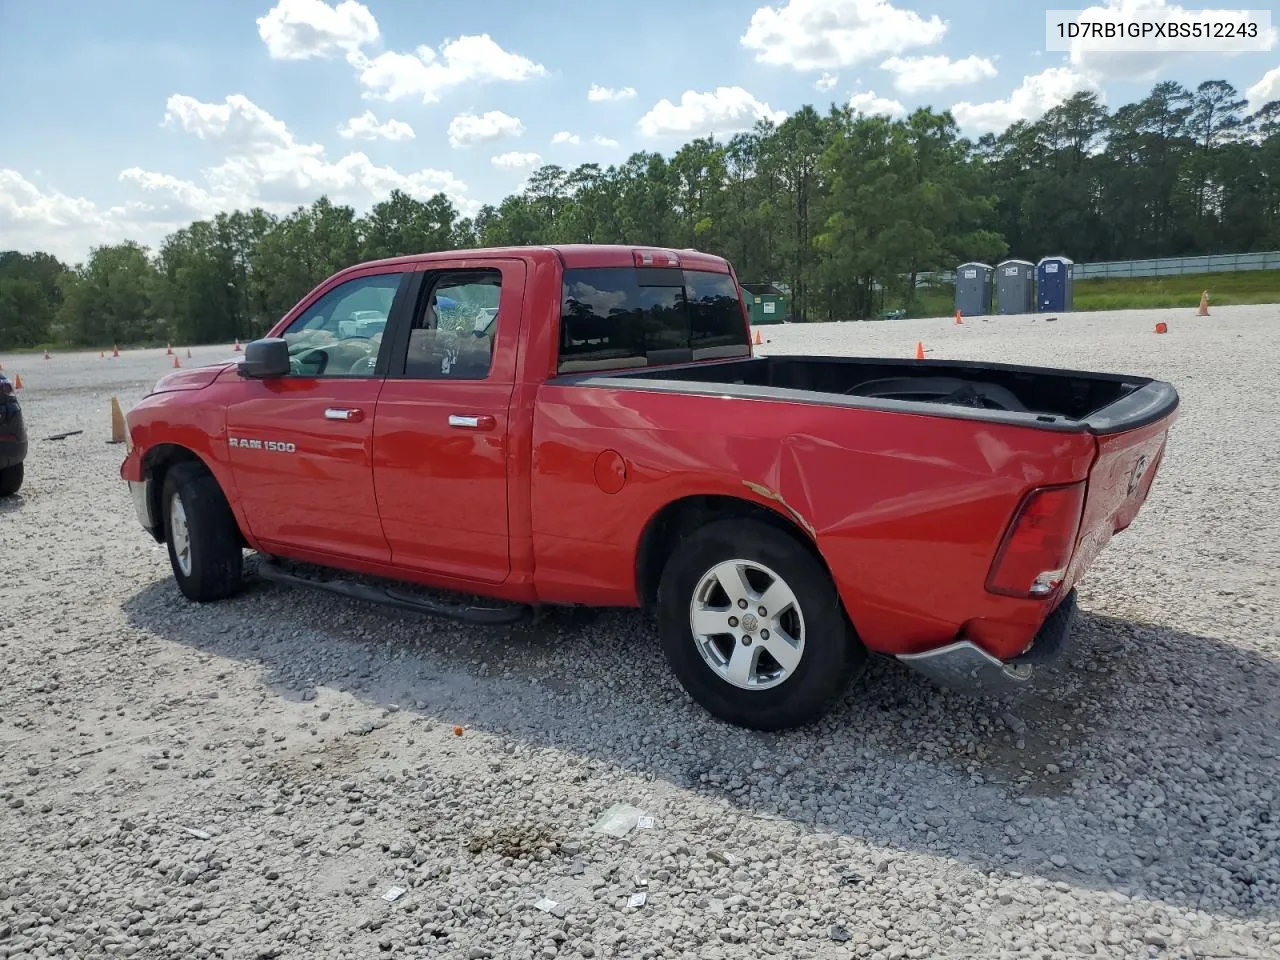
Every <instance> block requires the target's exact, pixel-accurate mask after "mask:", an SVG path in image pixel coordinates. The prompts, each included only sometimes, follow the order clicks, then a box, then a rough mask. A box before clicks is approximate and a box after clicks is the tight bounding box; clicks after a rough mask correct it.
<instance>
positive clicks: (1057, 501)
mask: <svg viewBox="0 0 1280 960" xmlns="http://www.w3.org/2000/svg"><path fill="white" fill-rule="evenodd" d="M1084 490H1085V484H1084V481H1083V480H1082V481H1081V482H1079V483H1073V484H1071V485H1070V486H1066V487H1041V488H1040V489H1038V490H1033V491H1032V492H1031V493H1030V494H1029V495H1028V496H1027V498H1026V499H1025V500H1023V501H1022V506H1021V507H1019V508H1018V512H1017V513H1016V514H1014V517H1013V522H1012V523H1011V524H1009V530H1008V532H1007V533H1006V534H1005V536H1004V541H1003V542H1002V543H1001V544H1000V549H999V550H997V551H996V558H995V561H994V562H993V563H992V564H991V571H990V573H988V574H987V589H988V590H990V591H991V592H992V593H1001V594H1004V595H1005V596H1008V597H1047V596H1049V595H1050V594H1052V593H1053V592H1054V591H1055V590H1057V589H1058V585H1059V584H1060V583H1062V578H1063V577H1065V576H1066V575H1067V565H1068V564H1069V563H1070V562H1071V554H1072V551H1073V550H1074V549H1075V543H1076V534H1078V533H1079V532H1080V515H1081V512H1082V511H1083V509H1084Z"/></svg>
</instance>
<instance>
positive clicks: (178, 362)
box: [173, 353, 182, 370]
mask: <svg viewBox="0 0 1280 960" xmlns="http://www.w3.org/2000/svg"><path fill="white" fill-rule="evenodd" d="M180 366H182V361H181V360H179V359H178V355H177V354H176V353H175V354H174V355H173V369H175V370H177V369H178V368H179V367H180Z"/></svg>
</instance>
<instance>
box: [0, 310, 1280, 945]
mask: <svg viewBox="0 0 1280 960" xmlns="http://www.w3.org/2000/svg"><path fill="white" fill-rule="evenodd" d="M1161 319H1163V320H1167V321H1168V323H1169V325H1170V332H1169V333H1168V334H1167V335H1165V336H1156V335H1154V334H1153V333H1152V327H1153V325H1154V323H1155V322H1156V321H1157V320H1161ZM765 332H766V335H767V336H768V337H769V338H770V340H771V342H770V343H768V344H766V345H765V346H764V347H763V348H762V349H763V350H764V351H778V352H784V351H785V352H815V353H824V352H826V353H846V354H854V355H871V356H874V355H889V356H902V357H907V356H910V355H911V354H912V352H913V351H914V348H915V344H916V341H917V340H918V339H919V340H922V341H923V343H924V345H925V348H926V349H927V350H930V351H932V352H931V354H930V356H932V357H937V358H942V357H957V358H970V359H991V360H1003V361H1013V362H1022V363H1034V364H1046V365H1060V366H1071V367H1082V368H1087V369H1096V370H1114V371H1124V372H1128V373H1136V374H1147V375H1153V376H1156V377H1160V378H1163V379H1167V380H1170V381H1172V382H1173V383H1174V384H1176V385H1177V387H1178V389H1179V391H1180V392H1181V394H1182V398H1183V408H1182V416H1181V419H1180V420H1179V422H1178V423H1177V425H1176V426H1175V428H1174V434H1173V440H1172V443H1171V446H1170V449H1169V452H1168V454H1167V455H1166V458H1165V461H1164V466H1163V470H1162V473H1161V476H1160V478H1159V479H1158V480H1157V482H1156V485H1155V488H1154V490H1153V491H1152V494H1151V497H1150V499H1149V501H1148V504H1147V506H1146V508H1145V509H1144V511H1143V512H1142V514H1141V515H1140V517H1139V519H1138V521H1137V522H1136V523H1135V524H1134V526H1133V527H1132V528H1131V529H1130V530H1129V531H1128V532H1126V533H1125V534H1123V535H1121V536H1120V537H1118V538H1117V539H1116V540H1115V541H1114V542H1113V543H1112V544H1111V545H1110V547H1109V548H1108V549H1107V551H1106V552H1105V553H1104V555H1103V557H1102V558H1101V560H1100V561H1099V562H1098V564H1097V565H1096V567H1095V568H1094V569H1093V571H1092V572H1091V575H1090V576H1089V578H1088V580H1087V581H1086V582H1085V583H1084V584H1083V585H1082V586H1081V588H1080V594H1081V604H1082V610H1083V616H1082V619H1081V621H1080V625H1079V627H1078V630H1077V633H1076V645H1075V647H1074V648H1073V652H1072V654H1071V656H1070V658H1069V660H1068V661H1067V662H1066V663H1065V664H1064V665H1063V666H1062V667H1061V669H1059V670H1058V671H1056V672H1055V673H1054V674H1053V675H1052V676H1051V677H1049V678H1048V679H1047V681H1046V682H1044V683H1042V685H1041V687H1040V689H1038V690H1037V692H1036V694H1035V696H1033V697H1030V698H1025V699H1023V700H1020V701H1017V702H1013V703H1007V702H1006V703H1000V702H994V701H982V700H970V699H966V698H964V697H962V696H959V695H955V694H951V693H942V692H939V691H938V690H936V689H934V688H932V687H930V686H929V685H928V684H927V683H926V682H925V681H923V680H922V679H919V678H917V677H915V676H913V675H911V674H909V673H908V672H906V671H905V670H903V669H902V668H900V667H898V666H897V665H896V664H893V663H890V662H877V663H876V664H875V665H874V666H873V667H872V669H871V670H870V671H869V672H868V674H867V675H866V676H865V678H864V679H862V680H860V681H859V682H858V683H857V684H856V686H855V687H854V688H853V689H852V690H851V691H850V693H849V695H848V697H847V698H846V700H845V701H844V703H843V704H842V705H841V706H840V707H839V708H838V709H837V710H836V711H835V712H834V714H833V715H832V716H831V717H830V718H829V719H828V720H827V721H826V722H824V723H823V724H821V725H820V726H819V727H818V728H816V729H809V730H805V731H799V732H790V733H786V734H779V735H762V734H755V733H749V732H746V731H742V730H738V729H734V728H730V727H727V726H725V725H723V724H720V723H718V722H716V721H714V720H712V719H710V718H709V717H708V716H707V715H706V714H704V713H703V712H702V711H701V710H699V709H698V708H696V707H695V706H693V705H692V703H691V702H690V701H689V700H688V698H687V697H686V696H685V695H684V693H683V692H682V691H681V689H680V688H679V687H678V686H677V685H676V683H675V681H674V680H673V679H672V678H671V676H670V675H669V674H668V672H667V670H666V668H665V665H664V663H663V661H662V658H661V654H660V652H659V650H658V646H657V643H656V638H655V634H654V629H653V627H652V626H651V625H650V624H649V623H648V622H646V621H644V620H643V619H642V618H641V617H640V616H638V615H636V614H633V613H629V612H615V611H604V612H601V613H598V614H596V615H594V616H591V617H580V618H567V617H560V616H557V617H552V618H549V619H547V620H545V621H543V622H542V623H541V624H540V625H538V626H520V627H517V628H501V629H480V628H472V627H467V626H461V625H456V624H452V623H447V622H441V621H435V620H432V619H429V618H425V617H419V616H415V615H410V614H400V613H396V612H394V611H385V610H382V609H380V608H375V607H371V606H368V605H362V604H360V603H356V602H353V601H346V600H343V599H340V598H336V597H332V596H329V595H326V594H322V593H318V592H312V591H305V590H298V589H290V588H287V587H281V586H276V585H270V584H264V583H254V584H253V585H251V586H250V587H249V589H247V590H246V592H245V593H244V594H243V595H242V596H240V597H238V598H236V599H234V600H232V601H228V602H225V603H221V604H217V605H212V606H196V605H192V604H189V603H186V602H184V601H183V600H182V599H181V597H180V595H179V593H178V591H177V589H176V587H175V586H174V583H173V580H172V577H171V575H170V571H169V566H168V562H167V558H166V555H165V552H164V551H163V549H162V548H160V547H159V546H156V545H155V544H153V543H151V542H150V541H149V540H148V539H146V537H145V536H144V534H143V533H142V531H141V530H140V529H139V528H138V527H137V524H136V520H135V519H134V516H133V512H132V507H131V505H130V502H129V500H128V495H127V492H126V490H125V487H124V485H123V483H122V482H121V481H120V480H119V475H118V469H119V463H120V460H121V459H122V458H123V454H124V451H123V447H118V446H109V445H107V444H105V443H104V442H103V441H104V440H105V438H106V436H107V430H108V425H109V422H110V421H109V402H110V397H111V396H112V395H116V396H118V397H119V398H120V401H121V403H122V404H123V405H124V406H125V407H126V409H127V408H128V406H129V405H130V404H132V403H135V402H136V401H137V400H138V399H139V398H140V397H141V396H142V395H143V393H144V392H145V390H146V388H147V387H148V386H149V385H150V384H151V383H152V382H153V381H154V380H155V379H156V378H157V377H158V376H160V375H161V374H163V373H164V372H165V371H166V370H167V369H168V364H167V362H166V360H167V358H166V357H164V356H163V351H149V352H139V353H133V352H130V353H127V354H126V355H125V356H122V357H121V358H119V359H109V358H108V359H99V358H98V356H97V354H96V353H94V354H79V355H59V356H55V357H54V358H53V359H51V360H47V361H46V360H43V359H40V358H39V357H29V356H28V357H16V356H4V357H0V363H2V364H3V368H4V370H5V371H6V372H7V373H9V374H10V376H12V374H13V373H14V372H20V373H21V374H22V377H23V380H24V382H25V384H26V386H27V389H26V390H24V391H23V393H22V395H21V396H22V400H23V404H24V407H25V410H26V413H27V420H28V424H29V427H30V431H31V434H32V445H31V456H30V459H29V460H28V479H27V484H26V486H25V487H24V489H23V491H22V493H21V495H20V496H19V497H17V498H12V499H10V500H8V501H6V502H4V503H3V504H0V558H3V566H2V567H0V591H2V602H0V647H3V651H2V653H0V659H2V660H3V666H0V676H2V677H3V688H4V694H3V699H2V700H0V804H2V806H0V956H6V955H7V956H11V957H12V956H22V957H27V956H30V957H42V956H100V955H102V954H112V955H117V956H139V957H182V958H191V957H199V958H203V957H211V956H218V957H236V958H240V957H246V958H255V957H278V956H279V957H302V956H322V957H360V958H368V957H372V956H380V955H387V956H423V957H465V958H472V957H491V956H492V957H501V958H527V957H538V958H543V957H546V958H550V957H556V956H563V957H575V956H582V957H593V956H595V957H642V958H647V957H686V956H688V957H700V958H719V957H726V958H727V957H751V958H758V957H761V956H771V957H772V956H776V957H784V958H801V957H810V958H835V957H874V958H899V957H931V958H932V957H957V956H973V957H1004V956H1020V957H1026V956H1035V957H1047V956H1055V957H1056V956H1105V957H1125V958H1131V957H1193V956H1194V957H1210V956H1212V957H1280V844H1278V843H1277V841H1278V840H1280V797H1278V796H1277V794H1278V792H1280V725H1278V723H1277V721H1280V634H1278V630H1280V603H1278V600H1280V588H1278V587H1277V581H1276V575H1275V570H1276V568H1277V565H1278V561H1280V556H1278V554H1280V525H1278V521H1277V517H1278V516H1280V399H1278V396H1280V391H1278V390H1277V387H1280V377H1278V376H1277V370H1280V348H1278V347H1277V339H1278V335H1280V308H1278V307H1239V308H1232V307H1222V308H1214V310H1213V316H1212V317H1210V318H1208V319H1199V318H1196V317H1195V316H1194V309H1187V310H1179V311H1158V312H1157V311H1153V312H1131V313H1123V314H1119V313H1117V314H1110V315H1107V314H1080V315H1075V316H1071V315H1067V316H1063V317H1062V318H1061V319H1060V320H1058V321H1057V322H1055V323H1048V322H1045V320H1044V319H1043V318H1031V317H1022V318H1000V319H993V320H991V321H990V322H982V321H980V320H976V319H974V320H969V321H967V322H966V323H965V324H964V325H963V326H959V327H957V326H955V325H954V324H953V323H952V322H951V321H949V320H922V321H899V322H885V323H863V324H849V325H838V326H821V327H818V326H815V327H809V328H798V327H786V328H768V329H766V331H765ZM194 355H195V356H194V359H193V360H190V361H187V360H185V359H184V366H185V365H190V364H191V363H199V362H201V361H206V362H207V361H211V360H215V359H219V358H221V357H224V356H227V355H228V350H227V349H226V348H200V349H196V350H195V351H194ZM183 356H184V357H185V353H184V354H183ZM72 429H83V430H84V433H82V434H80V435H77V436H73V437H69V438H67V439H65V440H62V441H44V440H43V439H42V438H43V437H45V436H47V435H49V434H53V433H56V432H59V431H63V430H72ZM455 727H459V728H461V731H462V732H461V734H460V735H459V734H458V732H457V729H455ZM615 803H624V804H629V805H631V806H632V807H634V808H636V809H637V810H638V811H641V812H642V813H643V814H644V815H646V816H649V817H652V818H654V820H653V825H652V827H651V828H650V827H648V826H647V822H646V825H645V826H644V827H641V826H637V827H636V828H635V829H632V830H631V831H630V832H628V833H627V834H626V835H625V836H623V837H614V836H610V835H606V834H602V833H598V832H594V831H593V830H592V829H591V828H592V824H593V823H594V822H595V821H596V820H597V818H598V817H599V816H600V814H601V813H602V812H603V811H604V810H605V809H606V808H608V807H610V806H611V805H613V804H615ZM392 887H400V888H403V889H404V890H405V892H404V893H403V895H401V896H400V897H399V898H398V899H394V900H393V901H388V900H386V899H384V898H383V895H384V894H386V893H387V891H388V890H389V888H392ZM641 892H643V893H644V894H645V902H644V903H643V904H636V903H635V902H634V901H633V899H632V898H633V896H634V895H635V894H637V893H641Z"/></svg>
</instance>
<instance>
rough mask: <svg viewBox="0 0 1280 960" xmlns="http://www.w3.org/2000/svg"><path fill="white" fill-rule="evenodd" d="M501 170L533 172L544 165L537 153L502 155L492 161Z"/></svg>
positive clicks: (513, 152) (514, 152)
mask: <svg viewBox="0 0 1280 960" xmlns="http://www.w3.org/2000/svg"><path fill="white" fill-rule="evenodd" d="M489 162H490V163H492V164H493V165H494V166H495V167H497V168H498V169H499V170H533V169H535V168H536V167H538V166H539V165H541V163H542V157H541V156H539V155H538V154H536V153H519V152H516V151H512V152H511V153H500V154H498V155H497V156H496V157H493V158H492V159H491V160H490V161H489Z"/></svg>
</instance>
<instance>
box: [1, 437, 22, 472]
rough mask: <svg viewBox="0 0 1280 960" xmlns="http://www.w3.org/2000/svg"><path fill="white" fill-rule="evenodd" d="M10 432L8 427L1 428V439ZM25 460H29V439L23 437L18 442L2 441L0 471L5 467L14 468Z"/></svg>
mask: <svg viewBox="0 0 1280 960" xmlns="http://www.w3.org/2000/svg"><path fill="white" fill-rule="evenodd" d="M8 432H9V430H8V428H7V427H0V437H3V436H4V435H5V434H7V433H8ZM25 459H27V438H26V437H25V436H21V439H18V440H4V439H0V470H3V469H4V468H5V467H12V466H13V465H14V464H18V463H21V462H22V461H23V460H25Z"/></svg>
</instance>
